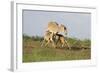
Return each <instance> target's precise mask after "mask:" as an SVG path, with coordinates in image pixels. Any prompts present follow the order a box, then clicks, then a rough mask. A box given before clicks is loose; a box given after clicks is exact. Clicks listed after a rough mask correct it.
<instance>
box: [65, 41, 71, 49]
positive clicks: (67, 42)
mask: <svg viewBox="0 0 100 73" xmlns="http://www.w3.org/2000/svg"><path fill="white" fill-rule="evenodd" d="M65 43H66V44H67V46H68V48H69V49H71V47H70V46H69V44H68V42H67V41H66V40H65Z"/></svg>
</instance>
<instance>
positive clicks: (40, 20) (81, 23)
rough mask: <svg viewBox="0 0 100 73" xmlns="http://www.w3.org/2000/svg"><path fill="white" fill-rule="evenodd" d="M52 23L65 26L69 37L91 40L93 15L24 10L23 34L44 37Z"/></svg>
mask: <svg viewBox="0 0 100 73" xmlns="http://www.w3.org/2000/svg"><path fill="white" fill-rule="evenodd" d="M50 21H54V22H57V23H58V24H59V25H60V24H63V25H65V26H66V27H67V29H68V35H67V36H68V37H73V38H78V39H90V38H91V14H90V13H79V12H60V11H59V12H56V11H35V10H23V14H22V24H23V34H26V35H28V36H43V35H44V32H45V31H46V27H47V25H48V22H50Z"/></svg>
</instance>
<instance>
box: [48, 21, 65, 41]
mask: <svg viewBox="0 0 100 73" xmlns="http://www.w3.org/2000/svg"><path fill="white" fill-rule="evenodd" d="M47 30H48V31H49V32H51V38H50V39H51V40H52V39H53V37H54V35H56V34H57V33H60V32H64V33H67V28H66V27H65V26H64V25H62V24H61V25H59V24H58V23H57V22H49V23H48V27H47Z"/></svg>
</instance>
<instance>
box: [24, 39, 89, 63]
mask: <svg viewBox="0 0 100 73" xmlns="http://www.w3.org/2000/svg"><path fill="white" fill-rule="evenodd" d="M41 40H43V39H42V38H39V37H37V38H35V39H34V38H33V37H32V38H30V37H23V62H40V61H62V60H84V59H90V58H91V48H90V46H91V44H90V43H91V42H90V40H77V39H75V38H74V39H72V38H69V39H67V40H68V43H69V44H70V46H71V50H69V49H68V47H67V46H65V47H63V48H62V47H60V46H59V47H57V48H52V47H51V44H50V45H48V46H47V47H41V42H42V41H41ZM83 46H85V48H84V47H83Z"/></svg>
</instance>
